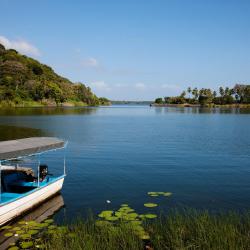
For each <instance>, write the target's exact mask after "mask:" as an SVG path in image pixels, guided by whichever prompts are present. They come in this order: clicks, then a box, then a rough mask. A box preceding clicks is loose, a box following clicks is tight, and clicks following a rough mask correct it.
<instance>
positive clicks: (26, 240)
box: [1, 219, 57, 250]
mask: <svg viewBox="0 0 250 250" xmlns="http://www.w3.org/2000/svg"><path fill="white" fill-rule="evenodd" d="M51 223H53V220H52V219H47V220H45V221H44V222H41V223H38V222H36V221H19V222H18V223H17V224H18V226H17V225H13V226H11V225H8V226H4V227H2V228H1V230H5V233H4V236H5V237H8V238H9V237H13V236H15V237H16V238H17V241H16V242H15V243H10V245H9V249H12V250H16V249H31V248H32V247H33V246H36V248H41V244H39V241H41V238H40V236H41V235H42V234H43V233H44V231H45V230H47V229H48V228H49V227H50V229H52V228H53V229H55V228H57V227H56V226H55V225H54V226H53V225H51ZM51 227H52V228H51Z"/></svg>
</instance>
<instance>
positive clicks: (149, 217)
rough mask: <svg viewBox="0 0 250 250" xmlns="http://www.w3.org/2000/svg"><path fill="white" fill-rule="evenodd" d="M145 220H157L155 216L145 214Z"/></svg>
mask: <svg viewBox="0 0 250 250" xmlns="http://www.w3.org/2000/svg"><path fill="white" fill-rule="evenodd" d="M145 218H147V219H154V218H157V215H156V214H145Z"/></svg>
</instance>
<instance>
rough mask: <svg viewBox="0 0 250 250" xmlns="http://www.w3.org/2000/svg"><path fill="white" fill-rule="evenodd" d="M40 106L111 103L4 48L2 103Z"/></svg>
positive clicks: (0, 80) (1, 51)
mask: <svg viewBox="0 0 250 250" xmlns="http://www.w3.org/2000/svg"><path fill="white" fill-rule="evenodd" d="M24 100H25V101H35V102H40V103H47V104H49V103H56V104H60V103H65V102H73V103H74V102H75V103H77V102H79V103H80V102H81V103H83V104H86V105H99V104H105V103H107V102H108V100H107V99H106V98H100V99H99V98H98V97H97V96H96V95H94V94H93V93H92V91H91V89H90V88H89V87H86V86H85V85H84V84H82V83H76V84H74V83H72V82H71V81H69V80H68V79H66V78H64V77H61V76H59V75H57V74H56V73H55V72H54V71H53V69H52V68H50V67H49V66H47V65H44V64H41V63H39V62H38V61H37V60H34V59H32V58H30V57H27V56H25V55H21V54H19V53H18V52H17V51H15V50H13V49H9V50H6V49H5V47H4V46H3V45H1V44H0V102H8V101H9V102H11V103H14V104H18V103H21V102H22V101H24Z"/></svg>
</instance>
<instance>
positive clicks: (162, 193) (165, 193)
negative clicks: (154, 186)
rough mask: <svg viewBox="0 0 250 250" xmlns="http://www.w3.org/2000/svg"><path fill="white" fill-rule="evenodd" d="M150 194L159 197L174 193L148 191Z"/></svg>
mask: <svg viewBox="0 0 250 250" xmlns="http://www.w3.org/2000/svg"><path fill="white" fill-rule="evenodd" d="M148 195H149V196H151V197H157V196H165V197H168V196H171V195H172V193H171V192H148Z"/></svg>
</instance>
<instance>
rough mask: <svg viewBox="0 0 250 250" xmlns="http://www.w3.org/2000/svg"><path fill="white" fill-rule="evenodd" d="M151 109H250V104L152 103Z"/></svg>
mask: <svg viewBox="0 0 250 250" xmlns="http://www.w3.org/2000/svg"><path fill="white" fill-rule="evenodd" d="M150 106H151V107H176V108H188V107H191V108H250V104H240V103H237V104H223V105H218V104H210V105H200V104H189V103H183V104H158V103H151V104H150Z"/></svg>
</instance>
